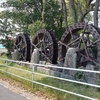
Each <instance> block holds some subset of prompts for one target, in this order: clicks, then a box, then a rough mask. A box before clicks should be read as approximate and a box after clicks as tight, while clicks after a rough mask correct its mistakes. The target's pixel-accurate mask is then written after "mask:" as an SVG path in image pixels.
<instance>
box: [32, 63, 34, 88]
mask: <svg viewBox="0 0 100 100" xmlns="http://www.w3.org/2000/svg"><path fill="white" fill-rule="evenodd" d="M33 81H34V65H33V64H32V87H33Z"/></svg>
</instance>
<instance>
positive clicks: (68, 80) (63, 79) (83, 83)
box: [0, 64, 100, 88]
mask: <svg viewBox="0 0 100 100" xmlns="http://www.w3.org/2000/svg"><path fill="white" fill-rule="evenodd" d="M0 65H1V64H0ZM4 66H6V65H4ZM8 67H9V68H11V69H16V70H21V71H24V72H27V73H30V74H32V73H34V74H37V75H41V76H46V77H50V78H55V79H59V80H62V81H67V82H72V83H78V84H82V85H87V86H92V87H96V88H100V86H99V85H95V84H89V83H85V82H80V81H75V80H70V79H65V78H60V77H55V76H51V75H46V74H41V73H38V72H31V71H27V70H23V69H21V68H15V67H12V66H8Z"/></svg>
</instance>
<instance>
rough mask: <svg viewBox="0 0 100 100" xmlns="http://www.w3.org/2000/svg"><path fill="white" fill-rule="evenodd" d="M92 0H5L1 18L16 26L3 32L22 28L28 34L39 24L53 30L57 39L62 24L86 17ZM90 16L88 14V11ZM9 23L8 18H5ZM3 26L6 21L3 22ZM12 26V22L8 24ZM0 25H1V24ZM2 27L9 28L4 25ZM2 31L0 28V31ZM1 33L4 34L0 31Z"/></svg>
mask: <svg viewBox="0 0 100 100" xmlns="http://www.w3.org/2000/svg"><path fill="white" fill-rule="evenodd" d="M92 1H93V0H6V2H5V3H3V4H2V5H1V6H2V7H5V8H7V9H6V10H5V11H3V12H1V13H0V18H1V19H2V21H1V22H0V24H1V25H4V24H2V23H5V22H4V20H10V21H11V23H10V24H12V25H16V26H17V27H16V28H13V27H9V28H8V29H9V30H11V31H9V32H6V33H4V34H11V35H12V34H13V29H15V30H14V32H16V33H17V32H21V33H26V34H30V35H31V36H32V35H34V34H35V32H36V31H37V30H39V29H41V28H47V29H48V30H52V31H53V33H54V34H55V35H56V37H57V39H58V40H59V39H60V38H61V36H62V34H63V32H64V30H65V28H66V27H67V26H68V25H70V24H73V23H76V22H82V21H85V19H86V16H87V15H89V12H90V11H92V10H93V9H94V4H93V3H92ZM89 16H90V15H89ZM7 23H9V22H7ZM4 26H5V25H4ZM10 26H11V25H10ZM2 29H3V28H2ZM2 29H1V31H8V29H7V28H5V29H4V30H2ZM1 33H2V32H1ZM2 35H3V34H2Z"/></svg>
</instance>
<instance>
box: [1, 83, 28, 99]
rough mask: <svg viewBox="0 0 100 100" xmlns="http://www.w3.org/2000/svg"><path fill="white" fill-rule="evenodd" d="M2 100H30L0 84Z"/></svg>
mask: <svg viewBox="0 0 100 100" xmlns="http://www.w3.org/2000/svg"><path fill="white" fill-rule="evenodd" d="M0 100H28V99H27V98H25V97H24V96H21V95H20V94H17V93H14V92H12V91H11V90H9V89H8V88H6V87H4V86H3V85H2V84H1V83H0Z"/></svg>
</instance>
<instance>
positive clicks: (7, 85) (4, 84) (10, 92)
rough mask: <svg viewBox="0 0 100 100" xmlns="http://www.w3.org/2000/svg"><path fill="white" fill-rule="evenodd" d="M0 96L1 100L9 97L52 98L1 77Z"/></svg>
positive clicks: (23, 99)
mask: <svg viewBox="0 0 100 100" xmlns="http://www.w3.org/2000/svg"><path fill="white" fill-rule="evenodd" d="M1 90H2V91H1ZM5 94H6V96H5ZM0 97H1V98H0V100H8V98H9V100H52V99H49V98H47V97H46V96H44V95H42V93H40V92H35V93H34V94H33V93H30V92H28V90H24V89H23V88H22V87H21V86H20V85H18V84H15V83H12V82H10V81H8V80H5V79H0Z"/></svg>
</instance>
